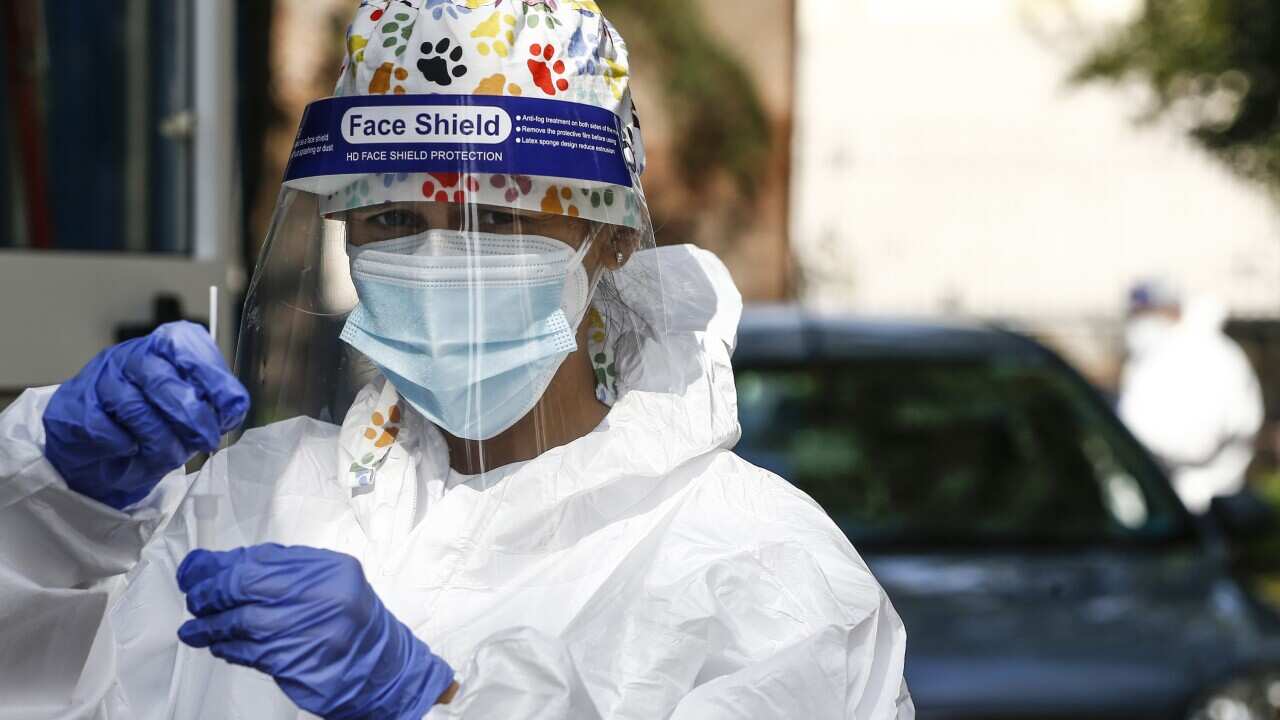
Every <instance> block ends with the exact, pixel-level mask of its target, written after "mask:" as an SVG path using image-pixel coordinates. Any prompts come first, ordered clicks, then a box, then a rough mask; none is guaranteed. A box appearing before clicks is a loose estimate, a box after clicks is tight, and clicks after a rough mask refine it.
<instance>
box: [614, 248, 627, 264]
mask: <svg viewBox="0 0 1280 720" xmlns="http://www.w3.org/2000/svg"><path fill="white" fill-rule="evenodd" d="M613 259H614V260H617V261H618V265H622V263H623V262H625V261H626V259H627V256H626V255H623V254H622V251H621V250H619V251H618V254H617V255H614V256H613Z"/></svg>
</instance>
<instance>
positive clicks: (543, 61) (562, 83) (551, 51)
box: [529, 43, 569, 95]
mask: <svg viewBox="0 0 1280 720" xmlns="http://www.w3.org/2000/svg"><path fill="white" fill-rule="evenodd" d="M529 53H530V55H532V57H530V58H529V74H530V75H532V76H533V84H534V85H537V86H538V89H539V90H541V91H542V92H544V93H546V94H548V95H555V94H556V91H557V90H559V91H560V92H565V91H567V90H568V89H569V81H568V80H567V79H566V78H565V77H564V72H565V64H564V60H555V61H554V62H552V58H554V57H555V56H556V48H555V46H554V45H552V44H551V43H547V44H546V45H539V44H538V43H534V44H533V46H532V47H530V48H529Z"/></svg>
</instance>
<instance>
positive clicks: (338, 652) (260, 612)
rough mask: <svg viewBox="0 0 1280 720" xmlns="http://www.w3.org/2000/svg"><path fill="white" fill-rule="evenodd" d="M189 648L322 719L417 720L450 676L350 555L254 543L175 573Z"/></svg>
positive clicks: (200, 556) (191, 561) (197, 556)
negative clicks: (252, 672)
mask: <svg viewBox="0 0 1280 720" xmlns="http://www.w3.org/2000/svg"><path fill="white" fill-rule="evenodd" d="M178 587H179V588H181V590H182V591H183V592H184V593H186V594H187V609H188V610H190V611H191V614H192V615H195V616H196V617H195V619H194V620H188V621H187V622H186V623H185V624H183V626H182V627H181V628H179V629H178V637H179V638H181V639H182V641H183V642H184V643H186V644H188V645H191V646H192V647H198V648H202V647H207V648H209V650H210V652H212V653H213V654H214V655H216V656H217V657H220V658H222V659H223V660H226V661H227V662H230V663H235V664H236V665H245V666H248V667H251V668H256V669H258V670H260V671H262V672H264V673H266V674H268V675H270V676H271V677H273V678H275V681H276V684H277V685H279V686H280V689H281V690H283V691H284V693H285V694H286V695H288V696H289V698H290V699H292V700H293V701H294V702H295V703H297V705H298V707H300V708H302V709H303V710H306V711H307V712H309V713H312V714H315V715H319V716H320V717H322V718H326V719H327V720H342V719H345V718H368V719H370V720H382V719H385V720H393V719H394V720H401V719H405V718H412V719H413V720H421V718H422V717H423V716H424V715H426V714H427V711H428V710H430V709H431V707H432V706H433V705H435V704H436V701H437V700H438V699H439V698H440V696H441V695H442V694H443V693H444V692H445V690H447V689H449V686H450V685H451V684H452V683H453V669H452V668H450V667H449V665H448V664H447V663H445V661H444V660H441V659H440V658H438V657H436V656H435V655H433V654H432V653H431V650H430V649H429V648H428V647H427V644H426V643H424V642H423V641H421V640H419V639H418V638H417V637H416V636H414V634H413V633H412V632H411V631H410V630H409V628H407V627H405V626H404V624H402V623H401V622H400V621H399V620H396V619H395V617H394V616H392V614H391V613H390V612H389V611H388V610H387V609H386V607H384V606H383V605H382V602H381V601H380V600H378V596H377V595H376V594H374V592H373V588H371V587H369V583H368V581H366V580H365V577H364V570H363V569H362V568H361V567H360V562H359V561H358V560H356V559H355V558H353V557H351V556H349V555H343V554H341V553H336V552H331V551H329V550H318V549H316V548H310V547H285V546H282V545H255V546H253V547H247V548H238V549H236V550H232V551H230V552H210V551H208V550H196V551H194V552H192V553H191V554H190V555H188V556H187V557H186V559H185V560H183V561H182V565H181V566H180V567H179V568H178Z"/></svg>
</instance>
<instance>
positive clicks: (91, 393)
mask: <svg viewBox="0 0 1280 720" xmlns="http://www.w3.org/2000/svg"><path fill="white" fill-rule="evenodd" d="M248 410H249V394H248V393H247V392H245V389H244V386H243V385H241V384H240V382H239V381H238V380H236V378H235V376H234V375H232V374H231V371H230V370H228V369H227V365H226V363H224V362H223V361H222V355H221V353H220V352H219V351H218V347H217V345H215V344H214V343H213V339H212V338H210V337H209V333H208V332H207V331H206V330H205V329H204V328H202V327H200V326H199V325H196V324H194V323H189V322H176V323H170V324H168V325H162V326H161V327H160V328H159V329H157V330H156V331H155V332H153V333H151V334H150V335H148V336H146V337H144V338H138V339H136V340H130V341H128V342H126V343H122V344H120V345H116V346H114V347H110V348H107V349H106V350H103V351H102V352H101V353H98V355H97V356H96V357H94V358H93V359H92V360H90V361H89V364H88V365H86V366H85V367H84V369H83V370H81V371H80V374H78V375H76V376H75V377H74V378H71V379H70V380H68V381H67V382H65V383H63V384H62V386H61V387H59V388H58V390H57V392H55V393H54V394H53V397H52V398H50V399H49V406H48V407H47V408H46V409H45V411H44V432H45V446H44V454H45V457H46V458H48V459H49V462H50V463H51V464H52V465H53V467H54V468H55V469H56V470H57V471H58V472H59V473H60V474H61V475H62V477H63V479H64V480H66V481H67V485H69V486H70V487H71V488H72V489H73V490H75V491H76V492H79V493H80V494H82V495H87V496H88V497H91V498H93V499H95V500H98V501H101V502H103V503H106V504H107V505H110V506H111V507H114V508H116V509H120V508H124V507H126V506H127V505H130V504H132V503H135V502H137V501H138V500H141V499H142V498H144V497H146V496H147V493H149V492H151V489H152V488H153V487H155V486H156V483H158V482H160V480H161V478H163V477H164V476H165V475H167V474H169V473H170V472H172V471H173V470H175V469H177V468H178V467H180V466H181V465H182V464H183V463H185V462H186V461H187V460H189V459H191V456H192V455H194V454H196V453H197V452H212V451H214V450H216V449H217V448H218V443H219V439H220V437H221V436H222V434H223V433H227V432H231V431H232V430H235V429H236V428H237V427H239V426H240V423H242V422H244V417H245V413H246V412H248Z"/></svg>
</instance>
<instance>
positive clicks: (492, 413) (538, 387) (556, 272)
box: [341, 230, 591, 440]
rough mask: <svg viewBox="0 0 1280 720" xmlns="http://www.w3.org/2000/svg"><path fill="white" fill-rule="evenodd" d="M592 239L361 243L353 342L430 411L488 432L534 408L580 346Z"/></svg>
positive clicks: (355, 270) (442, 234)
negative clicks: (571, 242)
mask: <svg viewBox="0 0 1280 720" xmlns="http://www.w3.org/2000/svg"><path fill="white" fill-rule="evenodd" d="M589 247H590V242H589V241H588V242H585V243H583V246H582V248H581V249H580V250H578V251H574V249H573V248H571V247H569V246H568V245H566V244H564V243H562V242H560V241H559V240H555V239H552V238H545V237H534V236H519V235H495V234H480V233H471V232H457V231H444V230H431V231H429V232H426V233H423V234H421V235H415V236H412V237H408V238H401V239H397V240H388V241H384V242H379V243H374V244H371V245H366V246H363V247H352V248H350V250H349V252H350V254H351V278H352V281H353V282H354V283H355V286H356V291H357V293H358V294H359V296H360V305H359V306H357V307H356V309H355V310H354V311H353V312H352V313H351V316H350V317H349V318H348V319H347V324H346V327H344V328H343V331H342V336H341V337H342V340H344V341H345V342H346V343H348V344H349V345H351V346H352V347H354V348H356V349H357V350H359V351H360V352H362V353H364V354H365V355H366V356H367V357H368V358H369V359H370V360H372V361H373V362H374V363H375V364H376V365H377V366H378V367H379V369H381V370H382V372H383V374H384V375H385V376H386V377H387V379H388V380H389V381H390V382H391V383H392V384H393V385H394V386H395V387H396V389H397V390H398V391H399V392H400V395H401V397H402V398H403V399H405V400H408V401H409V403H410V404H412V405H413V406H414V407H415V408H416V409H417V410H418V411H419V412H421V413H422V414H423V415H424V416H425V417H426V418H428V419H429V420H431V421H432V422H434V423H436V424H437V425H439V426H440V427H441V428H443V429H444V430H445V431H447V432H449V433H450V434H452V435H454V436H456V437H460V438H465V439H468V440H487V439H489V438H492V437H494V436H496V435H499V434H500V433H502V432H503V431H505V430H507V429H508V428H510V427H511V426H512V425H514V424H515V423H516V422H517V421H518V420H520V418H522V417H524V416H525V415H526V414H528V412H529V411H530V410H532V409H533V407H534V405H536V404H537V402H538V400H539V399H540V398H541V397H542V394H543V393H544V392H545V391H546V389H547V386H548V384H549V383H550V382H551V378H552V377H553V376H554V375H555V373H556V370H558V369H559V367H560V364H561V363H562V362H563V361H564V359H565V358H566V357H568V355H569V353H571V352H573V351H574V350H576V349H577V347H578V345H577V340H576V332H575V329H576V328H577V326H578V324H579V323H580V322H581V321H582V317H583V315H584V314H585V313H586V310H587V303H588V301H589V299H590V295H591V288H590V284H589V280H588V278H587V272H586V270H585V268H583V265H582V259H583V256H584V255H585V254H586V251H587V249H588V248H589Z"/></svg>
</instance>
